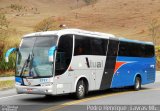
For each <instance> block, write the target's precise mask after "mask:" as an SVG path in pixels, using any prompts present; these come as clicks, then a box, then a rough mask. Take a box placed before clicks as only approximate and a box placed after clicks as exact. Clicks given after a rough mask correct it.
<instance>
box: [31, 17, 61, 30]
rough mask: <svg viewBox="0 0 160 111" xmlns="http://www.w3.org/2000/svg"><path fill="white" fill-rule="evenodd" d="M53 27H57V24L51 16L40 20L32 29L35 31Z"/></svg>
mask: <svg viewBox="0 0 160 111" xmlns="http://www.w3.org/2000/svg"><path fill="white" fill-rule="evenodd" d="M55 29H58V26H57V23H56V21H55V20H54V18H52V17H49V18H46V19H43V20H42V21H40V22H39V23H37V24H36V25H35V26H34V31H36V32H39V31H48V30H55Z"/></svg>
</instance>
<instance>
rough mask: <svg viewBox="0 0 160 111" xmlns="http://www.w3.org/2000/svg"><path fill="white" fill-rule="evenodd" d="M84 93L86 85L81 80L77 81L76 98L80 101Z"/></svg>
mask: <svg viewBox="0 0 160 111" xmlns="http://www.w3.org/2000/svg"><path fill="white" fill-rule="evenodd" d="M85 93H86V85H85V82H84V81H83V80H80V81H78V83H77V87H76V98H77V99H82V98H84V96H85Z"/></svg>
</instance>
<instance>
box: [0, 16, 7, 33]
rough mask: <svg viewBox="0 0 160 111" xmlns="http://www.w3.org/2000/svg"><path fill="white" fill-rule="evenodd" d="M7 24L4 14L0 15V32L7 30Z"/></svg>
mask: <svg viewBox="0 0 160 111" xmlns="http://www.w3.org/2000/svg"><path fill="white" fill-rule="evenodd" d="M8 25H9V22H8V20H7V19H6V16H5V14H3V13H0V30H7V29H8Z"/></svg>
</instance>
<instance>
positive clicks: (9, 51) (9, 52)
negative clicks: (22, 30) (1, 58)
mask: <svg viewBox="0 0 160 111" xmlns="http://www.w3.org/2000/svg"><path fill="white" fill-rule="evenodd" d="M15 51H18V48H10V49H9V50H7V52H6V54H5V62H8V61H9V59H8V57H9V56H10V54H11V53H13V52H15Z"/></svg>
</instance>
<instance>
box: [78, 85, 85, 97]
mask: <svg viewBox="0 0 160 111" xmlns="http://www.w3.org/2000/svg"><path fill="white" fill-rule="evenodd" d="M78 92H79V95H80V96H83V95H84V86H83V85H80V86H79V88H78Z"/></svg>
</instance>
